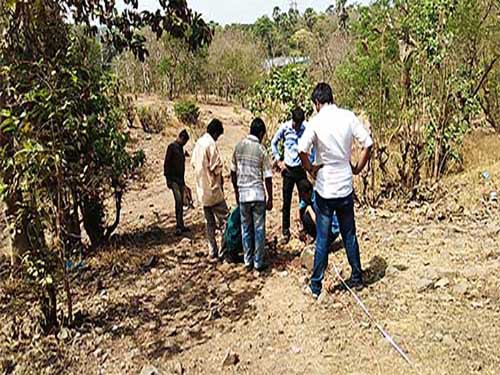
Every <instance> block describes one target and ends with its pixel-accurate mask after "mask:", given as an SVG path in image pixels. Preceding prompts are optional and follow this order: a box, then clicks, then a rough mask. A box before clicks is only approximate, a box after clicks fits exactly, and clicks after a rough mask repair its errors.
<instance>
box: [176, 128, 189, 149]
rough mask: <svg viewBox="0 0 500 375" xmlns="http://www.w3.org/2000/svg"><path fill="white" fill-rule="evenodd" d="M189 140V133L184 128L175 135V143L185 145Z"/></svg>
mask: <svg viewBox="0 0 500 375" xmlns="http://www.w3.org/2000/svg"><path fill="white" fill-rule="evenodd" d="M188 141H189V134H188V132H187V130H186V129H184V130H183V131H181V132H180V133H179V135H178V136H177V143H178V144H180V145H181V146H185V145H186V144H187V143H188Z"/></svg>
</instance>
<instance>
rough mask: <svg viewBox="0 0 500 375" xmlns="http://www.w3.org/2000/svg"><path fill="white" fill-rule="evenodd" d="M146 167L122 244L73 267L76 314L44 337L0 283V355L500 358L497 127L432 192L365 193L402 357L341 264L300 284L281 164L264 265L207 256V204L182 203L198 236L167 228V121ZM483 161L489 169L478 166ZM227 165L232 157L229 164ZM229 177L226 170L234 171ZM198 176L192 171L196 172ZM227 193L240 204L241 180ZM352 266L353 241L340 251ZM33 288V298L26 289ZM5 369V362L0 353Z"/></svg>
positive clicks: (476, 363) (106, 362)
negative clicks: (346, 285)
mask: <svg viewBox="0 0 500 375" xmlns="http://www.w3.org/2000/svg"><path fill="white" fill-rule="evenodd" d="M203 113H204V116H203V117H204V120H206V119H207V118H209V117H211V116H212V115H216V116H218V117H219V118H221V120H222V121H223V122H224V123H225V126H226V133H225V135H224V137H223V138H222V139H221V148H222V150H223V153H224V155H225V158H226V160H227V159H228V158H229V155H230V153H231V149H232V148H233V147H234V145H235V143H236V142H237V141H238V140H239V139H240V138H241V137H242V136H244V134H245V133H246V127H245V125H246V124H248V120H249V118H250V117H249V114H248V113H246V112H244V111H240V110H237V109H234V108H232V107H218V106H204V108H203ZM132 135H133V137H134V140H135V146H137V147H141V148H143V149H144V150H145V151H146V155H147V157H148V162H147V166H146V171H145V177H144V180H142V181H140V182H137V183H135V184H134V186H133V187H132V188H131V189H130V191H129V192H128V193H127V194H126V196H125V202H124V215H123V222H122V225H121V226H120V230H119V232H118V233H117V235H116V236H115V237H114V239H113V243H112V245H111V246H110V247H109V248H108V249H105V250H101V251H99V253H96V254H93V255H92V256H90V257H88V258H87V259H86V263H85V267H84V268H83V269H82V270H79V271H76V272H75V273H74V276H73V280H72V284H73V292H74V304H75V306H74V309H75V311H76V324H75V326H74V327H71V328H65V329H63V330H62V331H61V332H60V333H59V335H58V337H48V338H44V337H41V336H40V335H39V334H38V333H37V331H36V329H35V328H34V327H33V325H32V324H30V323H29V319H28V318H29V316H31V315H34V314H36V311H35V309H34V308H33V309H31V308H30V309H26V304H25V303H17V304H16V301H18V300H19V298H17V299H15V298H14V295H15V294H17V295H20V294H22V295H23V296H25V297H26V295H25V294H23V292H22V289H20V285H19V283H18V282H16V280H12V279H9V278H5V277H4V278H3V279H2V282H1V283H0V288H1V289H2V290H1V291H0V317H1V320H2V328H1V335H2V339H0V358H1V361H2V362H1V363H0V365H1V366H3V370H4V372H6V373H11V372H13V373H16V374H32V373H37V374H38V373H47V374H49V373H50V374H56V373H68V374H76V373H80V374H140V373H141V372H142V373H143V374H153V373H155V372H156V373H160V374H217V373H222V374H226V373H227V374H231V373H243V374H331V373H339V374H379V373H388V374H403V373H405V374H412V373H418V374H471V373H484V374H495V373H498V368H500V354H499V353H500V352H499V349H498V347H499V345H500V326H499V324H500V323H499V322H500V276H499V273H498V271H499V270H500V215H499V206H498V203H497V202H492V201H490V200H489V193H490V192H491V191H493V190H495V189H497V187H498V185H495V181H500V155H499V151H498V150H499V149H500V147H498V146H499V145H500V141H498V137H496V138H495V137H493V136H484V138H478V137H474V140H475V142H477V140H478V139H480V141H481V143H482V144H486V145H487V149H486V151H484V152H483V151H481V152H482V153H480V150H477V148H476V147H474V145H475V143H472V141H471V142H469V143H468V145H467V147H470V149H471V152H469V153H468V154H469V155H468V159H467V160H466V164H465V165H466V171H465V172H463V173H460V174H458V175H456V176H452V177H449V178H447V179H446V180H445V181H444V182H443V183H442V184H441V186H440V187H439V189H438V190H436V191H439V192H436V195H437V197H436V199H435V200H434V201H433V202H432V203H412V204H406V205H400V204H397V203H395V202H388V203H387V204H385V205H384V206H383V207H382V208H378V209H370V208H365V207H358V208H357V217H358V233H359V239H360V246H361V252H362V261H363V264H364V268H365V271H366V280H367V283H368V286H367V288H365V289H364V290H363V291H361V292H360V293H359V296H360V298H361V300H362V301H363V302H364V303H365V305H366V306H367V308H368V309H369V311H370V313H371V314H372V315H373V317H374V318H375V320H376V322H378V323H379V324H380V325H381V326H382V327H384V328H385V329H386V330H387V331H388V332H389V333H390V334H391V335H392V337H393V338H394V340H395V341H396V342H397V343H398V344H399V345H400V346H401V348H402V349H403V350H404V351H405V352H406V353H407V355H408V357H409V358H410V360H411V364H408V363H406V362H405V361H404V360H403V359H402V358H401V356H399V354H398V353H397V352H396V351H395V350H394V348H393V347H392V346H391V345H390V344H389V343H388V341H387V340H386V339H384V337H383V336H382V335H381V334H380V333H379V331H378V330H377V329H376V327H375V324H374V322H372V321H370V320H369V319H368V318H367V316H366V315H365V314H364V313H363V312H362V310H361V309H360V307H359V306H358V304H357V303H356V301H355V300H354V298H353V297H352V296H351V295H350V294H348V293H341V292H337V291H336V288H335V286H336V285H337V284H338V282H339V281H338V280H337V279H336V278H335V274H334V272H333V270H332V269H330V270H329V272H328V275H327V278H326V287H325V293H323V295H322V296H321V298H320V299H319V301H314V300H312V299H311V298H309V297H307V296H306V295H304V294H303V292H302V288H303V285H304V280H305V278H306V277H307V276H308V271H307V267H308V266H309V265H310V263H311V254H310V253H307V252H306V253H304V254H302V255H301V253H302V250H303V247H304V246H303V245H302V244H301V243H300V242H299V241H297V240H293V241H292V242H291V243H290V244H288V245H287V246H285V247H282V246H279V245H278V246H277V245H276V242H275V240H274V239H275V238H277V237H278V236H279V229H280V217H281V215H280V206H281V203H280V202H281V200H280V198H279V197H280V186H281V185H280V183H281V181H280V179H279V178H278V177H277V178H276V181H275V202H276V203H275V209H274V210H273V211H272V212H271V213H270V214H269V215H268V222H267V231H268V240H269V243H268V250H269V254H268V255H269V261H270V263H271V265H272V267H271V269H270V270H269V272H267V273H265V274H264V275H260V276H259V275H256V274H253V273H248V272H246V271H244V270H243V268H242V267H241V266H239V265H232V264H227V263H213V262H210V261H209V260H208V259H207V249H206V246H205V242H204V222H203V220H202V214H201V212H200V210H199V209H195V210H191V211H190V212H188V214H187V223H188V224H189V225H190V227H191V228H192V236H190V238H184V239H179V238H176V237H174V236H173V226H174V214H173V202H172V198H171V194H170V192H169V191H167V189H166V187H165V185H164V181H163V177H162V160H163V154H164V150H165V147H166V145H167V143H168V142H169V141H170V140H171V139H172V137H173V130H172V131H168V132H166V133H165V134H163V135H160V136H146V135H144V134H143V133H142V132H141V131H140V130H137V129H136V130H133V131H132ZM484 170H488V172H489V174H490V178H489V179H488V180H486V179H485V178H484V177H482V175H481V174H482V172H483V171H484ZM226 175H228V171H226ZM227 177H228V176H227ZM188 181H189V183H191V184H194V182H193V179H192V176H191V175H189V176H188ZM226 186H227V191H226V195H227V197H228V201H229V203H230V204H233V205H234V198H233V192H232V188H231V187H230V184H229V180H228V179H227V181H226ZM330 261H331V262H330V263H331V264H335V265H337V267H339V269H341V271H342V274H343V275H344V276H345V277H346V276H348V274H349V268H348V265H347V261H346V258H345V254H344V251H343V250H342V249H340V250H339V251H337V252H335V253H334V254H333V255H332V256H331V257H330ZM31 300H33V299H32V298H31ZM0 369H2V367H0Z"/></svg>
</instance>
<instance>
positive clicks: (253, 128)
mask: <svg viewBox="0 0 500 375" xmlns="http://www.w3.org/2000/svg"><path fill="white" fill-rule="evenodd" d="M250 134H251V135H253V136H255V137H257V138H259V139H261V138H262V137H263V136H264V134H266V124H265V123H264V120H262V119H261V118H260V117H256V118H254V119H253V121H252V124H251V125H250Z"/></svg>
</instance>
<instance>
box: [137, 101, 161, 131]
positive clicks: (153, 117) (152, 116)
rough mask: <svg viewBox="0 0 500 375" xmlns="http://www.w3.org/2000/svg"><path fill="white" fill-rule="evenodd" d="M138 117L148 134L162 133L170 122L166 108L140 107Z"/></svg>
mask: <svg viewBox="0 0 500 375" xmlns="http://www.w3.org/2000/svg"><path fill="white" fill-rule="evenodd" d="M137 115H138V116H139V121H140V123H141V126H142V128H143V129H144V131H145V132H146V133H153V134H158V133H161V132H162V130H163V129H165V124H166V123H167V122H168V114H167V111H166V110H165V109H164V108H154V107H139V109H138V110H137Z"/></svg>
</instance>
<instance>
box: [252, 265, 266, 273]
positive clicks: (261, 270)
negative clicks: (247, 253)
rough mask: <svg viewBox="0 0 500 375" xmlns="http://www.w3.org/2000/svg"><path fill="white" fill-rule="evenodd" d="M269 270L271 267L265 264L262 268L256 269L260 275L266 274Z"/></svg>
mask: <svg viewBox="0 0 500 375" xmlns="http://www.w3.org/2000/svg"><path fill="white" fill-rule="evenodd" d="M268 268H269V267H268V266H267V265H266V264H263V265H262V266H260V267H255V271H257V272H258V273H264V272H266V271H267V270H268Z"/></svg>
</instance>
